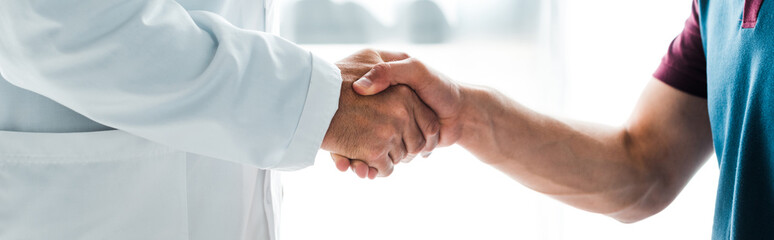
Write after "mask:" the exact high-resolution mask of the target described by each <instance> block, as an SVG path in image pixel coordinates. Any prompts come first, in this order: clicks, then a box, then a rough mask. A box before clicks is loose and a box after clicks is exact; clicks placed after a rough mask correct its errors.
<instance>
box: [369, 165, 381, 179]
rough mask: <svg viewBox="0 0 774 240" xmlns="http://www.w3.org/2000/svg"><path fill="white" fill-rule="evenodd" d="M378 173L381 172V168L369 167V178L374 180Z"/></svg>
mask: <svg viewBox="0 0 774 240" xmlns="http://www.w3.org/2000/svg"><path fill="white" fill-rule="evenodd" d="M378 174H379V170H377V169H376V168H369V169H368V178H369V179H371V180H373V179H374V178H376V175H378Z"/></svg>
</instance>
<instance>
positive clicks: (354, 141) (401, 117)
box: [322, 50, 440, 179]
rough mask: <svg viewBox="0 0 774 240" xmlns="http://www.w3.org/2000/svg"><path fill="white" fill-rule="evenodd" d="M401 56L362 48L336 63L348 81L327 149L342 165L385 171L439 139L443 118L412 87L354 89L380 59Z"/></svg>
mask: <svg viewBox="0 0 774 240" xmlns="http://www.w3.org/2000/svg"><path fill="white" fill-rule="evenodd" d="M401 57H402V55H401V54H396V53H390V52H377V51H374V50H363V51H360V52H358V53H356V54H354V55H352V56H349V57H347V58H345V59H343V60H341V61H339V62H338V63H336V64H337V66H339V68H340V69H341V71H342V73H341V74H342V77H343V79H344V82H343V84H342V90H341V97H340V100H339V109H338V111H337V112H336V114H335V116H334V117H333V120H332V121H331V125H330V127H329V128H328V132H327V133H326V135H325V139H324V140H323V144H322V149H324V150H327V151H330V152H331V155H332V157H333V159H334V161H335V162H336V166H337V168H339V169H340V170H342V171H344V170H346V169H347V168H349V167H350V166H351V167H352V169H353V170H354V171H355V172H356V173H357V174H358V175H359V176H360V177H361V178H363V177H366V176H367V177H369V178H371V179H373V178H374V177H376V176H377V175H378V176H383V177H386V176H389V175H390V174H391V173H392V170H393V165H394V164H397V163H398V162H400V161H407V160H410V159H411V158H413V157H414V156H415V155H416V154H418V153H420V152H422V151H431V150H432V149H433V148H435V146H436V145H437V143H438V137H439V134H438V132H439V129H440V126H439V122H438V118H437V117H436V115H435V113H434V112H433V111H432V110H430V109H429V108H428V107H427V106H426V105H425V104H424V103H422V101H421V100H419V98H418V97H417V96H416V94H415V93H414V91H413V90H411V89H410V88H408V87H405V86H400V87H394V88H390V89H387V90H386V91H384V92H383V93H382V94H378V95H374V96H360V95H358V94H356V93H355V92H354V91H353V90H352V83H353V81H354V80H356V79H358V78H360V77H362V76H363V74H365V73H366V72H368V71H370V70H371V69H372V68H373V67H374V66H375V65H376V64H379V63H382V62H384V61H385V60H386V61H391V60H397V59H400V58H401Z"/></svg>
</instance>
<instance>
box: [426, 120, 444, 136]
mask: <svg viewBox="0 0 774 240" xmlns="http://www.w3.org/2000/svg"><path fill="white" fill-rule="evenodd" d="M425 131H427V134H428V135H436V134H439V133H440V132H441V123H439V122H438V121H430V123H428V124H427V127H425Z"/></svg>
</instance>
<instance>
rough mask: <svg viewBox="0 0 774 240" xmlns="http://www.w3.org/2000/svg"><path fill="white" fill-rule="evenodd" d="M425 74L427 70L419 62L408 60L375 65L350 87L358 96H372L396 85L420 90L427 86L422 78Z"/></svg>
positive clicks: (424, 78)
mask: <svg viewBox="0 0 774 240" xmlns="http://www.w3.org/2000/svg"><path fill="white" fill-rule="evenodd" d="M426 74H427V68H425V66H424V65H423V64H422V63H421V62H419V61H417V60H416V59H413V58H408V59H404V60H400V61H395V62H384V63H379V64H376V66H374V67H373V69H371V71H368V73H366V74H365V75H363V77H362V78H360V79H359V80H357V81H355V83H354V84H353V85H352V86H353V87H354V89H355V92H357V93H358V94H360V95H374V94H377V93H379V92H381V91H384V89H386V88H388V87H389V86H391V85H396V84H405V85H408V86H409V87H411V88H413V89H414V90H421V89H424V88H425V87H426V86H427V84H428V83H427V81H426V77H424V75H426ZM422 80H425V81H422Z"/></svg>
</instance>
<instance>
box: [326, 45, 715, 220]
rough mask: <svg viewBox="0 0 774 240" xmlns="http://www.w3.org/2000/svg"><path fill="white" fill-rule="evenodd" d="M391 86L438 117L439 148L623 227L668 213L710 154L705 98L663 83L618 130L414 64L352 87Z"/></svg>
mask: <svg viewBox="0 0 774 240" xmlns="http://www.w3.org/2000/svg"><path fill="white" fill-rule="evenodd" d="M393 85H405V86H409V87H411V88H412V89H414V91H415V92H416V93H417V94H418V95H419V97H420V98H421V99H422V100H423V101H424V102H425V103H426V104H427V105H428V106H430V107H431V108H432V109H433V110H434V111H435V112H436V114H437V115H438V117H439V119H440V122H441V124H442V127H441V145H443V146H446V145H450V144H455V143H456V144H459V145H460V146H462V147H464V148H465V149H467V150H468V151H470V152H471V153H473V154H474V155H475V156H476V157H477V158H479V159H480V160H481V161H482V162H484V163H486V164H489V165H491V166H493V167H495V168H496V169H498V170H500V171H502V172H504V173H506V174H507V175H508V176H510V177H511V178H513V179H515V180H516V181H519V182H520V183H522V184H524V185H525V186H527V187H529V188H531V189H533V190H535V191H538V192H540V193H543V194H546V195H549V196H551V197H553V198H555V199H558V200H560V201H562V202H564V203H567V204H569V205H572V206H574V207H577V208H580V209H583V210H587V211H591V212H596V213H600V214H604V215H607V216H610V217H612V218H615V219H617V220H619V221H621V222H625V223H631V222H636V221H639V220H642V219H645V218H647V217H649V216H652V215H654V214H656V213H658V212H660V211H661V210H663V209H664V208H666V206H667V205H669V204H670V203H671V202H672V201H673V200H674V199H675V197H676V196H677V194H678V193H679V192H680V191H681V190H682V189H683V188H684V187H685V185H686V184H687V183H688V181H689V180H690V178H691V177H692V176H693V175H694V174H695V173H696V172H697V171H698V169H699V168H700V167H701V166H702V165H703V163H705V162H706V160H707V158H708V157H709V155H710V154H711V153H712V148H713V147H712V135H711V130H710V122H709V117H708V111H707V101H706V100H705V99H701V98H698V97H694V96H691V95H688V94H686V93H683V92H681V91H678V90H676V89H674V88H672V87H670V86H668V85H666V84H664V83H662V82H661V81H658V80H657V79H653V80H652V81H651V82H650V83H649V85H648V86H647V87H646V88H645V90H644V92H643V93H642V95H641V97H640V100H639V102H638V104H637V106H636V107H635V109H634V111H633V113H632V114H631V116H630V119H629V120H628V121H627V122H626V123H624V124H623V125H622V126H619V127H610V126H603V125H597V124H589V123H581V122H576V121H563V120H559V119H556V118H552V117H549V116H546V115H543V114H540V113H537V112H535V111H532V110H530V109H528V108H526V107H524V106H522V105H520V104H519V103H517V102H515V101H513V100H511V99H508V98H507V97H506V96H504V95H503V94H501V93H499V92H497V91H496V90H493V89H489V88H481V87H473V86H466V85H462V84H459V83H456V82H454V81H452V80H451V79H449V78H448V77H446V76H444V75H442V74H440V73H438V72H436V71H434V70H432V69H430V68H428V67H427V66H425V65H424V64H423V63H422V62H420V61H418V60H416V59H413V58H407V59H403V60H399V61H395V62H389V63H382V64H379V65H376V66H375V67H374V69H373V70H372V71H371V72H369V73H368V74H366V75H365V76H364V77H363V78H362V79H361V80H359V81H358V82H356V83H355V84H354V86H353V87H354V88H355V90H356V91H357V92H358V93H360V94H363V95H370V94H375V93H378V92H380V91H382V90H384V89H389V87H390V86H393ZM341 165H345V164H344V163H342V164H341Z"/></svg>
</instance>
